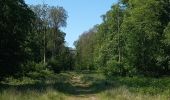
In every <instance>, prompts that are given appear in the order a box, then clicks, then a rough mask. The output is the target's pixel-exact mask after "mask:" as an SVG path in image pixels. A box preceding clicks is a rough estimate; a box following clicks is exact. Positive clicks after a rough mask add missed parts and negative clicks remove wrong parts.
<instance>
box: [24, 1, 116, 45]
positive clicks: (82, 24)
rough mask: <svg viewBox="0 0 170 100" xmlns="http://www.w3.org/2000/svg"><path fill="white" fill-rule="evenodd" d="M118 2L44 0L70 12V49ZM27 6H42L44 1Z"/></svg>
mask: <svg viewBox="0 0 170 100" xmlns="http://www.w3.org/2000/svg"><path fill="white" fill-rule="evenodd" d="M117 1H118V0H44V2H45V3H46V4H48V5H50V6H62V7H64V9H65V10H66V11H67V12H68V16H69V17H68V19H67V27H66V28H63V29H62V30H63V31H64V32H65V33H66V42H67V45H68V46H69V47H74V45H73V43H74V41H76V40H77V39H78V38H79V36H80V35H81V34H82V33H83V32H85V31H87V30H89V29H90V28H92V27H93V26H94V25H96V24H100V23H101V22H102V19H101V15H103V14H105V13H106V12H107V11H108V10H109V9H110V7H111V6H112V4H113V3H116V2H117ZM25 2H26V3H27V4H31V5H32V4H33V5H36V4H42V2H43V0H25Z"/></svg>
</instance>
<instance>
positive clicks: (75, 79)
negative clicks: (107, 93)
mask: <svg viewBox="0 0 170 100" xmlns="http://www.w3.org/2000/svg"><path fill="white" fill-rule="evenodd" d="M82 77H83V76H82V75H73V76H72V77H71V80H70V83H71V84H72V85H73V86H74V87H76V88H75V90H74V92H77V93H78V92H79V93H80V95H72V96H70V97H68V100H98V98H97V95H96V93H95V94H89V93H88V92H90V91H91V88H90V85H91V83H90V81H87V82H84V81H83V80H82ZM81 93H83V94H81Z"/></svg>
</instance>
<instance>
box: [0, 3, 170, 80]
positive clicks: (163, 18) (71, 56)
mask: <svg viewBox="0 0 170 100" xmlns="http://www.w3.org/2000/svg"><path fill="white" fill-rule="evenodd" d="M0 10H1V11H0V12H1V14H0V17H1V20H0V30H1V33H0V34H1V36H0V44H1V45H0V77H1V78H3V77H6V76H11V75H12V76H22V75H27V74H28V73H31V72H41V71H52V72H55V73H59V72H60V71H61V70H73V69H75V70H98V71H102V72H104V74H105V75H120V76H132V75H149V76H161V75H169V73H170V2H169V0H161V1H160V0H145V1H144V0H143V1H139V0H124V1H119V2H118V3H117V4H114V5H113V6H112V7H111V9H110V10H109V11H108V12H107V13H106V14H105V15H102V18H103V22H102V23H101V24H99V25H95V26H94V28H92V29H90V30H89V31H87V32H84V33H83V34H82V35H81V36H80V38H79V40H77V41H75V46H76V51H75V52H73V51H71V50H72V48H69V47H67V46H66V45H65V35H66V33H64V32H62V30H61V27H66V25H67V22H66V20H67V17H68V15H67V11H65V9H64V8H63V7H59V6H57V7H53V6H48V5H46V4H44V5H29V6H28V5H27V4H25V2H24V1H23V0H15V1H10V0H6V1H1V9H0Z"/></svg>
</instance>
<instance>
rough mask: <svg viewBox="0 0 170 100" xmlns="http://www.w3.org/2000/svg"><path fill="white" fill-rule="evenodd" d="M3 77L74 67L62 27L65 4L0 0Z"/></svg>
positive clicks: (1, 72) (0, 44)
mask: <svg viewBox="0 0 170 100" xmlns="http://www.w3.org/2000/svg"><path fill="white" fill-rule="evenodd" d="M0 12H1V13H0V18H1V19H0V78H1V79H2V78H4V77H6V76H17V77H19V76H23V75H27V73H30V72H41V71H47V70H49V71H52V72H56V73H58V72H60V71H61V70H71V69H73V64H74V61H73V53H72V52H70V48H69V47H67V46H66V45H65V35H66V33H64V32H63V31H62V30H61V27H65V26H66V25H67V23H66V20H67V17H68V14H67V11H66V10H65V9H64V8H63V7H59V6H56V7H54V6H48V5H46V4H43V5H27V4H26V3H25V2H24V0H5V1H4V0H1V1H0Z"/></svg>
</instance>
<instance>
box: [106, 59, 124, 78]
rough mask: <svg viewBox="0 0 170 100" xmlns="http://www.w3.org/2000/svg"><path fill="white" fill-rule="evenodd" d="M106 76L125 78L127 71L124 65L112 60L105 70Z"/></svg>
mask: <svg viewBox="0 0 170 100" xmlns="http://www.w3.org/2000/svg"><path fill="white" fill-rule="evenodd" d="M104 74H105V75H106V76H108V77H110V76H113V75H119V76H125V75H126V70H125V68H124V64H123V63H119V62H117V61H115V60H110V61H108V62H107V65H106V67H105V68H104Z"/></svg>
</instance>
